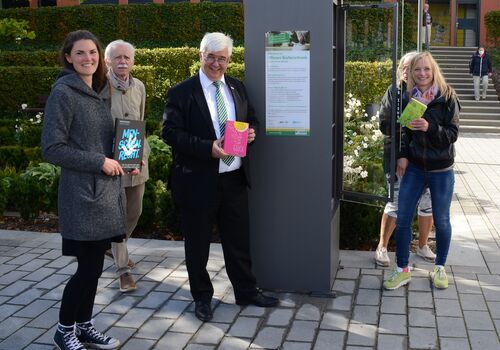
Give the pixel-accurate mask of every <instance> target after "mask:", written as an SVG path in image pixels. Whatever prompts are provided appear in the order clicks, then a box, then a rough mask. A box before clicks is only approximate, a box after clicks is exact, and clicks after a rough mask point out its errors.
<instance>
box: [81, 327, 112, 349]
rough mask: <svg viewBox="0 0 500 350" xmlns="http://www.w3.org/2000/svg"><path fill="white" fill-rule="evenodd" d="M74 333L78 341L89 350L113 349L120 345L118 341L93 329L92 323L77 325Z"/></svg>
mask: <svg viewBox="0 0 500 350" xmlns="http://www.w3.org/2000/svg"><path fill="white" fill-rule="evenodd" d="M75 332H76V336H77V337H78V340H79V341H80V342H81V343H82V344H83V345H85V346H87V347H89V348H91V349H115V348H117V347H118V346H119V345H120V341H119V340H118V339H115V338H113V337H108V336H107V335H105V334H102V333H101V332H99V331H98V330H97V329H95V328H94V323H93V321H88V322H84V323H77V324H76V328H75Z"/></svg>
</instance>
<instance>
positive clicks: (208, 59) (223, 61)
mask: <svg viewBox="0 0 500 350" xmlns="http://www.w3.org/2000/svg"><path fill="white" fill-rule="evenodd" d="M203 57H204V59H205V61H206V62H207V63H210V64H212V63H214V62H215V61H217V63H218V64H226V63H227V62H229V58H227V57H224V56H219V57H217V56H214V55H211V54H208V55H203Z"/></svg>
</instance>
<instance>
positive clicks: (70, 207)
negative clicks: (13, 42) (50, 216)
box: [42, 30, 126, 350]
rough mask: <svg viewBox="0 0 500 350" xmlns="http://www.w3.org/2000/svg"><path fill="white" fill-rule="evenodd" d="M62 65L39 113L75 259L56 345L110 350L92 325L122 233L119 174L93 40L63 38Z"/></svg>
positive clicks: (78, 35)
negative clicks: (108, 257) (110, 253)
mask: <svg viewBox="0 0 500 350" xmlns="http://www.w3.org/2000/svg"><path fill="white" fill-rule="evenodd" d="M61 61H62V62H63V66H64V68H65V70H64V71H63V73H62V74H61V75H60V77H59V79H58V80H57V81H56V83H55V84H54V86H53V88H52V92H51V94H50V96H49V98H48V100H47V105H46V108H45V120H44V125H43V132H42V154H43V157H44V158H45V159H46V160H47V161H49V162H50V163H52V164H55V165H59V166H60V167H61V178H60V181H59V193H58V195H59V198H58V210H59V224H60V227H59V228H60V231H61V235H62V253H63V255H70V256H76V259H77V262H78V268H77V270H76V272H75V274H74V275H73V276H72V277H71V279H70V280H69V281H68V283H67V284H66V287H65V289H64V293H63V297H62V302H61V309H60V313H59V324H58V327H57V331H56V334H55V336H54V343H55V344H56V346H57V347H58V348H59V349H61V350H82V349H85V348H84V345H86V346H88V347H91V348H98V349H113V348H116V347H117V346H118V345H119V344H120V342H119V341H118V340H117V339H114V338H112V337H108V336H106V335H104V334H102V333H100V332H98V331H97V330H96V329H95V328H94V326H93V323H92V308H93V305H94V298H95V295H96V291H97V282H98V279H99V277H100V276H101V273H102V267H103V262H104V252H105V251H106V250H107V249H109V248H110V247H111V242H119V241H122V240H123V237H124V234H125V232H126V227H125V210H124V208H125V203H124V201H125V195H124V190H123V188H122V186H121V175H123V174H124V171H123V169H122V168H121V166H120V164H119V163H118V162H116V161H115V160H113V159H112V145H113V137H114V126H113V119H112V117H111V112H110V95H109V86H108V81H107V79H106V67H105V65H104V60H103V52H102V48H101V45H100V43H99V41H98V40H97V38H96V37H95V36H94V35H93V34H92V33H90V32H88V31H82V30H79V31H75V32H71V33H69V34H68V35H67V37H66V40H65V42H64V44H63V48H62V52H61ZM75 323H76V324H75Z"/></svg>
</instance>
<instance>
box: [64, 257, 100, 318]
mask: <svg viewBox="0 0 500 350" xmlns="http://www.w3.org/2000/svg"><path fill="white" fill-rule="evenodd" d="M76 258H77V261H78V268H77V270H76V273H75V274H74V275H73V276H72V277H71V278H70V279H69V281H68V283H67V284H66V287H65V288H64V292H63V297H62V301H61V309H60V310H59V322H60V323H61V324H62V325H64V326H72V325H73V324H74V323H75V322H78V323H81V322H86V321H90V320H91V319H92V309H93V307H94V299H95V295H96V292H97V283H98V281H99V277H100V276H101V274H102V267H103V264H104V251H102V254H91V255H80V256H77V257H76Z"/></svg>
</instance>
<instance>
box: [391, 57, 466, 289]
mask: <svg viewBox="0 0 500 350" xmlns="http://www.w3.org/2000/svg"><path fill="white" fill-rule="evenodd" d="M408 93H409V94H410V98H414V99H416V100H418V101H420V102H421V103H423V104H425V105H427V109H426V110H425V112H424V114H423V115H422V116H421V117H420V118H417V119H415V120H413V121H412V122H411V123H410V127H411V129H410V128H406V127H405V128H403V132H402V137H401V152H400V154H399V156H398V157H399V159H398V164H397V174H398V175H399V176H403V175H404V176H403V178H402V180H401V185H400V188H399V209H398V218H397V221H396V244H397V250H396V262H397V266H396V267H395V269H394V271H393V272H392V273H391V274H390V276H389V278H388V279H387V280H386V281H384V288H386V289H396V288H399V287H400V286H403V285H405V284H407V283H408V282H409V281H410V279H411V273H410V271H409V269H408V260H409V248H410V240H411V236H412V220H413V216H414V213H415V208H416V206H417V202H418V199H419V197H420V195H421V193H422V190H423V189H424V188H425V187H426V186H428V187H429V189H430V191H431V200H432V216H433V218H434V225H435V227H436V262H435V264H436V265H435V268H434V272H433V274H431V277H432V283H433V285H434V287H435V288H447V287H448V277H447V276H446V271H445V268H444V265H445V263H446V257H447V255H448V250H449V247H450V241H451V222H450V206H451V199H452V197H453V188H454V184H455V175H454V172H453V163H454V158H455V150H454V146H453V144H454V143H455V142H456V140H457V137H458V113H459V109H460V105H459V103H458V99H457V97H456V94H455V91H454V90H453V89H452V88H451V87H450V86H449V85H448V84H446V81H445V79H444V77H443V75H442V73H441V70H440V69H439V66H438V65H437V63H436V61H435V60H434V58H433V57H432V55H431V54H430V53H429V52H422V53H419V54H418V55H416V56H415V57H414V58H413V59H412V62H411V65H410V73H409V75H408Z"/></svg>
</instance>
